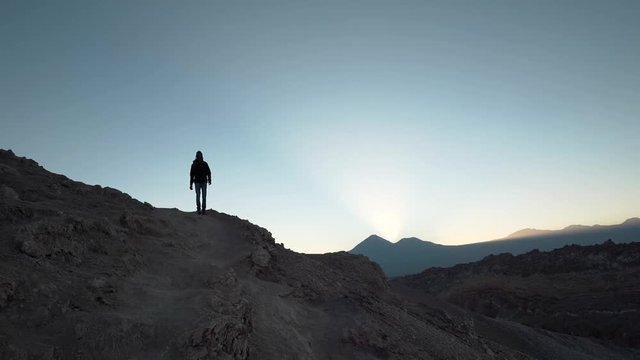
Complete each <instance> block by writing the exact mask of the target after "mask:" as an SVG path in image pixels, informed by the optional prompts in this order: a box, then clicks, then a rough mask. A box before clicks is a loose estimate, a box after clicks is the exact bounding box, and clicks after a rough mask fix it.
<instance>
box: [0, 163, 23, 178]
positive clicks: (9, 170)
mask: <svg viewBox="0 0 640 360" xmlns="http://www.w3.org/2000/svg"><path fill="white" fill-rule="evenodd" d="M0 174H2V175H12V176H18V175H20V173H19V172H18V170H16V169H14V168H13V167H11V166H9V165H5V164H0Z"/></svg>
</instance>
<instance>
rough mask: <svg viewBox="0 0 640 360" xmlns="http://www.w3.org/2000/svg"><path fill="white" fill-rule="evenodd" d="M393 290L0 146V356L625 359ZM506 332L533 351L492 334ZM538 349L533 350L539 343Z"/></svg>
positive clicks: (366, 275) (609, 349) (372, 269)
mask: <svg viewBox="0 0 640 360" xmlns="http://www.w3.org/2000/svg"><path fill="white" fill-rule="evenodd" d="M487 324H488V323H486V322H482V321H479V320H477V318H476V317H475V315H473V314H472V313H469V312H466V311H464V310H461V309H459V308H455V307H451V306H450V305H449V304H446V303H440V302H438V301H431V302H424V301H422V300H421V301H420V302H419V303H417V302H416V301H414V299H408V298H406V297H404V295H402V294H401V293H399V292H396V291H394V289H392V288H391V287H390V284H389V282H388V281H387V279H386V278H385V276H384V274H383V273H382V271H381V269H380V268H379V266H378V265H376V264H375V263H372V262H371V261H369V260H368V259H367V258H366V257H364V256H358V255H351V254H347V253H334V254H324V255H305V254H298V253H295V252H293V251H290V250H288V249H286V248H285V247H284V246H283V245H282V244H278V243H276V242H275V240H274V239H273V237H272V236H271V234H270V233H269V232H268V231H267V230H266V229H264V228H261V227H259V226H256V225H253V224H251V223H250V222H248V221H246V220H243V219H240V218H238V217H235V216H230V215H226V214H223V213H219V212H216V211H211V212H209V215H208V216H196V215H194V214H192V213H185V212H181V211H178V210H175V209H158V208H154V207H153V206H151V205H149V204H146V203H143V202H140V201H137V200H135V199H133V198H131V197H130V196H129V195H127V194H125V193H122V192H120V191H118V190H115V189H111V188H107V187H101V186H98V185H95V186H90V185H86V184H83V183H80V182H76V181H72V180H70V179H68V178H66V177H65V176H62V175H57V174H52V173H50V172H48V171H46V170H45V169H44V168H42V167H41V166H39V165H38V164H37V163H36V162H35V161H33V160H29V159H26V158H22V157H18V156H15V155H14V154H13V153H12V152H11V151H6V150H0V358H2V359H202V360H204V359H532V358H544V357H541V355H539V354H547V355H548V354H552V355H553V356H554V358H557V359H574V358H575V359H598V358H609V359H629V358H634V357H635V356H637V353H636V352H634V351H632V350H629V349H623V348H620V347H615V346H612V345H609V344H606V343H599V342H594V341H591V340H588V339H583V338H579V337H570V336H565V335H557V334H555V333H551V332H546V331H543V330H532V329H529V328H526V327H524V326H521V325H518V324H514V323H504V324H488V325H487ZM507 327H509V329H511V330H510V334H517V335H518V336H520V337H521V338H523V339H527V341H528V342H529V343H532V344H535V351H534V350H527V349H523V348H521V347H517V346H516V347H514V345H513V344H512V343H510V342H504V341H501V340H500V338H499V337H491V336H485V335H483V334H488V332H487V331H486V329H487V328H489V329H491V331H494V332H496V331H500V329H505V328H507ZM541 351H544V352H543V353H541Z"/></svg>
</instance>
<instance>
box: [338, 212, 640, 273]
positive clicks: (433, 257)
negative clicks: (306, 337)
mask: <svg viewBox="0 0 640 360" xmlns="http://www.w3.org/2000/svg"><path fill="white" fill-rule="evenodd" d="M607 239H612V240H614V241H615V242H616V243H628V242H633V241H637V240H638V239H640V219H639V218H632V219H628V220H627V221H625V222H623V223H622V224H619V225H610V226H601V225H595V226H581V225H572V226H569V227H566V228H565V229H563V230H557V231H551V230H534V229H525V230H520V231H518V232H516V233H514V234H512V235H509V236H508V237H506V238H505V239H501V240H494V241H487V242H482V243H474V244H467V245H458V246H446V245H439V244H434V243H432V242H428V241H422V240H420V239H417V238H407V239H402V240H400V241H398V242H397V243H391V242H389V241H387V240H385V239H382V238H380V237H378V236H375V235H372V236H370V237H369V238H367V239H365V240H364V241H362V242H361V243H360V244H358V245H357V246H356V247H355V248H353V249H352V250H351V251H349V252H350V253H352V254H361V255H365V256H367V257H368V258H369V259H371V260H373V261H375V262H377V263H378V264H380V267H382V270H383V271H384V272H385V274H387V276H390V277H395V276H403V275H409V274H415V273H419V272H421V271H423V270H425V269H428V268H430V267H446V266H453V265H456V264H462V263H467V262H472V261H477V260H480V259H482V258H483V257H485V256H487V255H490V254H500V253H505V252H508V253H511V254H514V255H519V254H523V253H526V252H528V251H531V250H534V249H537V250H540V251H548V250H553V249H557V248H560V247H562V246H564V245H571V244H576V245H593V244H601V243H602V242H604V241H606V240H607Z"/></svg>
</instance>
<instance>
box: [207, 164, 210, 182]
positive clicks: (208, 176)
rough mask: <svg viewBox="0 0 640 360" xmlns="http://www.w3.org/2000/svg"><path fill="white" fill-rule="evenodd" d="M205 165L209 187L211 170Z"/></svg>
mask: <svg viewBox="0 0 640 360" xmlns="http://www.w3.org/2000/svg"><path fill="white" fill-rule="evenodd" d="M206 165H207V180H209V185H211V169H210V168H209V164H206Z"/></svg>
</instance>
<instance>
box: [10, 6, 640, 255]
mask: <svg viewBox="0 0 640 360" xmlns="http://www.w3.org/2000/svg"><path fill="white" fill-rule="evenodd" d="M638 19H640V1H636V0H632V1H623V0H616V1H604V0H602V1H583V0H574V1H562V0H560V1H557V0H553V1H516V0H513V1H500V0H491V1H489V0H487V1H477V0H470V1H455V0H454V1H449V0H446V1H410V0H406V1H405V0H403V1H375V0H368V1H346V0H341V1H177V0H176V1H159V0H149V1H143V0H136V1H91V0H78V1H64V0H63V1H55V2H54V1H30V0H27V1H23V0H19V1H13V0H3V1H1V2H0V147H2V148H11V149H13V150H14V151H15V152H16V153H17V154H19V155H23V156H28V157H31V158H34V159H36V160H37V161H39V162H40V163H41V164H42V165H44V166H45V167H47V168H48V169H50V170H52V171H54V172H58V173H64V174H65V175H67V176H69V177H71V178H74V179H76V180H80V181H83V182H87V183H90V184H101V185H103V186H111V187H116V188H119V189H121V190H123V191H125V192H127V193H129V194H130V195H132V196H134V197H135V198H137V199H140V200H142V201H148V202H150V203H152V204H153V205H155V206H158V207H177V208H179V209H182V210H185V211H193V210H194V208H195V205H194V195H193V193H192V192H189V190H188V171H189V166H190V163H191V161H192V159H193V158H194V155H195V152H196V150H202V151H203V152H204V156H205V160H207V161H208V162H209V164H210V165H211V167H212V169H213V172H214V186H213V187H212V188H209V204H210V205H211V206H212V207H213V208H215V209H217V210H220V211H224V212H227V213H231V214H236V215H239V216H240V217H243V218H247V219H249V220H251V221H252V222H254V223H257V224H259V225H262V226H264V227H266V228H268V229H269V230H271V231H272V232H273V233H274V236H275V237H276V241H278V242H284V243H285V245H286V246H287V247H290V248H292V249H293V250H296V251H302V252H324V251H336V250H348V249H351V248H352V247H353V246H354V245H356V244H357V243H358V242H359V241H361V240H362V239H364V238H365V237H366V236H368V235H369V234H371V233H378V234H380V235H382V236H385V237H387V238H388V239H389V240H392V241H395V240H397V239H399V238H401V237H406V236H417V237H420V238H422V239H424V240H430V241H434V242H438V243H443V244H460V243H468V242H476V241H482V240H490V239H495V238H499V237H502V236H506V235H508V234H509V233H511V232H514V231H516V230H519V229H521V228H524V227H536V228H551V229H553V228H561V227H564V226H566V225H570V224H575V223H581V224H594V223H601V224H608V223H618V222H621V221H622V220H624V219H626V218H628V217H633V216H639V215H640V166H639V163H640V162H639V160H640V156H639V154H640V141H639V139H640V21H639V20H638Z"/></svg>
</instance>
